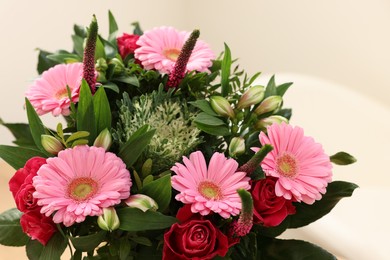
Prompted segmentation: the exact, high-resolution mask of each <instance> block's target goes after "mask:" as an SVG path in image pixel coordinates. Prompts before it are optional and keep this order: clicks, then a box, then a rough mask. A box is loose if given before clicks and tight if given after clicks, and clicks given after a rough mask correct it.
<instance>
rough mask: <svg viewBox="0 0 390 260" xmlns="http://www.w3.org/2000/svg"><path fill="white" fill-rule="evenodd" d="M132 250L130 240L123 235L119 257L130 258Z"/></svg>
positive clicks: (122, 258)
mask: <svg viewBox="0 0 390 260" xmlns="http://www.w3.org/2000/svg"><path fill="white" fill-rule="evenodd" d="M130 250H131V244H130V241H129V240H128V239H127V237H122V238H121V239H120V243H119V259H120V260H126V259H128V256H129V253H130Z"/></svg>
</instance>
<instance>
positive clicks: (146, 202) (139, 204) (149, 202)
mask: <svg viewBox="0 0 390 260" xmlns="http://www.w3.org/2000/svg"><path fill="white" fill-rule="evenodd" d="M125 203H126V205H127V206H129V207H130V208H137V209H140V210H142V211H143V212H146V211H148V210H152V211H156V210H157V209H158V205H157V203H156V201H154V199H152V198H151V197H149V196H146V195H144V194H135V195H132V196H130V197H129V198H128V199H127V200H125Z"/></svg>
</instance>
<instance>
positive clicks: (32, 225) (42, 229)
mask: <svg viewBox="0 0 390 260" xmlns="http://www.w3.org/2000/svg"><path fill="white" fill-rule="evenodd" d="M20 225H21V226H22V229H23V232H24V233H26V234H27V235H28V236H29V237H31V239H33V240H35V239H36V240H38V241H39V242H40V243H41V244H42V245H46V244H47V242H48V241H49V240H50V238H51V237H52V236H53V235H54V233H56V232H57V228H56V226H55V224H54V223H53V220H52V219H51V218H50V217H46V216H45V215H43V214H41V213H40V212H39V210H31V211H29V212H26V213H24V214H23V215H22V216H21V218H20Z"/></svg>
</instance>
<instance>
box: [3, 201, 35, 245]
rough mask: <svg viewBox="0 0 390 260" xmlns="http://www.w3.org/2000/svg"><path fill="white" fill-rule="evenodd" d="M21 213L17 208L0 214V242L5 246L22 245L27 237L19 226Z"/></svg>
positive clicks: (25, 242) (26, 240)
mask: <svg viewBox="0 0 390 260" xmlns="http://www.w3.org/2000/svg"><path fill="white" fill-rule="evenodd" d="M21 215H22V213H21V212H20V211H19V210H17V209H15V208H14V209H9V210H7V211H5V212H3V213H2V214H0V244H2V245H5V246H24V245H26V244H27V242H28V240H29V237H28V236H27V235H26V234H25V233H24V232H23V230H22V227H21V226H20V216H21Z"/></svg>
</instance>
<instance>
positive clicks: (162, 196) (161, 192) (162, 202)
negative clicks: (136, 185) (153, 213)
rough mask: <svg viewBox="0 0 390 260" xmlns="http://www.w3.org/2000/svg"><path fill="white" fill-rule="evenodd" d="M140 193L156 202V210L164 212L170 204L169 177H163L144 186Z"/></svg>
mask: <svg viewBox="0 0 390 260" xmlns="http://www.w3.org/2000/svg"><path fill="white" fill-rule="evenodd" d="M140 193H142V194H145V195H148V196H149V197H151V198H152V199H154V200H155V201H156V202H157V205H158V210H159V211H161V212H164V210H165V209H166V208H167V207H168V206H169V203H170V202H171V196H172V189H171V175H169V174H168V175H165V176H164V177H161V178H159V179H157V180H155V181H152V182H150V183H148V184H147V185H145V186H144V187H143V188H142V190H141V191H140Z"/></svg>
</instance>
